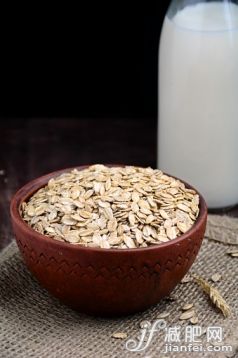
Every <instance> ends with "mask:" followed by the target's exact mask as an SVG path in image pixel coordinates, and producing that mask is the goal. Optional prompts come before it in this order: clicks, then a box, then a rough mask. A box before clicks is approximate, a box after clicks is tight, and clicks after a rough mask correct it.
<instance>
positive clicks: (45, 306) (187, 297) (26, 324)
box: [0, 216, 238, 358]
mask: <svg viewBox="0 0 238 358" xmlns="http://www.w3.org/2000/svg"><path fill="white" fill-rule="evenodd" d="M206 235H207V236H208V237H209V238H206V239H204V242H203V245H202V248H201V251H200V253H199V255H198V258H197V259H196V262H195V263H194V265H193V266H192V269H191V272H193V273H197V274H198V275H201V276H202V277H204V278H206V279H209V278H210V277H211V275H212V274H214V273H217V272H218V273H221V274H222V280H221V281H220V282H217V283H216V284H214V285H215V286H216V287H218V289H219V290H220V292H221V293H222V295H223V296H224V297H225V298H226V300H227V302H228V303H229V305H230V306H231V308H232V316H231V317H230V318H228V319H225V318H223V316H222V314H221V313H220V312H219V311H218V310H217V309H216V308H214V306H212V304H211V303H210V301H209V299H208V298H207V296H206V295H205V294H204V293H203V292H202V290H201V289H200V288H199V287H198V286H197V285H196V284H195V283H194V282H189V283H186V284H179V285H178V286H177V287H176V289H175V290H174V292H173V294H172V295H174V296H176V297H177V300H176V301H174V302H171V301H168V300H163V301H162V302H160V303H159V304H158V305H157V306H155V307H152V308H151V309H149V310H147V311H146V312H143V313H140V314H136V315H134V316H129V317H125V318H116V319H105V318H97V317H89V316H86V315H83V314H79V313H77V312H74V311H72V310H71V309H69V308H67V307H65V306H63V305H61V304H60V303H59V302H58V301H57V300H56V299H54V298H53V297H51V296H50V295H49V294H48V293H47V292H46V291H45V290H44V289H42V288H41V287H40V286H39V285H38V283H37V282H36V281H35V279H34V278H33V277H32V276H31V274H30V273H29V272H28V270H27V269H26V267H25V265H24V263H23V261H22V258H21V256H20V254H19V252H18V249H17V246H16V244H15V243H14V242H13V243H12V244H10V245H9V246H8V247H7V248H6V249H5V250H4V251H3V252H2V253H1V255H0V322H1V323H0V358H29V357H34V358H38V357H39V358H61V357H62V358H67V357H68V358H77V357H80V358H84V357H85V358H91V357H92V358H94V357H95V358H97V357H105V358H107V357H120V358H121V357H125V358H126V357H147V358H153V357H185V356H190V355H191V356H193V357H226V356H232V357H235V356H237V355H236V352H237V351H238V343H237V342H238V320H237V313H238V258H232V257H230V256H229V255H227V254H226V252H227V251H228V250H229V249H231V248H237V249H238V246H234V245H238V219H233V218H228V217H221V216H220V217H219V216H210V217H209V220H208V227H207V233H206ZM217 240H218V241H217ZM219 241H220V242H219ZM224 242H226V243H224ZM231 244H233V245H231ZM186 302H188V303H190V302H192V303H194V304H195V306H196V310H197V312H198V316H199V323H198V325H200V326H201V327H202V328H203V329H204V330H205V329H208V327H211V326H220V327H222V330H223V338H222V339H223V340H222V345H224V344H231V345H232V347H233V351H232V353H229V354H227V353H226V354H224V353H219V352H212V353H209V352H203V353H198V352H193V353H184V352H183V353H177V352H175V353H167V354H165V353H162V352H161V349H162V348H163V347H164V345H165V332H163V331H161V332H157V333H156V334H155V336H154V337H153V339H152V341H151V343H150V345H149V346H148V348H146V349H145V350H143V351H142V352H131V351H129V350H127V349H126V347H125V343H126V341H127V339H124V340H118V339H115V338H112V337H111V335H112V333H113V332H115V331H117V332H118V331H119V332H124V333H127V335H128V339H129V338H130V339H131V338H133V339H138V338H140V334H141V331H140V323H141V321H143V320H148V321H150V322H151V323H153V322H154V321H155V320H156V319H157V317H158V315H159V313H161V312H164V311H166V312H170V316H169V317H168V318H166V323H167V326H168V327H174V326H178V325H181V327H180V329H181V338H180V340H181V342H180V343H179V344H185V343H184V339H183V338H182V337H183V335H182V334H183V333H184V332H185V329H186V327H187V326H188V323H187V322H184V323H182V324H181V321H179V316H180V314H181V306H182V305H183V304H184V303H186ZM200 339H201V340H202V342H201V343H200V344H203V347H206V345H207V344H208V343H207V336H206V333H205V334H204V335H202V336H201V337H200ZM177 344H178V343H177ZM214 344H215V345H216V342H215V343H214ZM220 345H221V343H220ZM216 347H219V344H218V343H217V345H216ZM163 349H164V348H163ZM216 349H219V348H216Z"/></svg>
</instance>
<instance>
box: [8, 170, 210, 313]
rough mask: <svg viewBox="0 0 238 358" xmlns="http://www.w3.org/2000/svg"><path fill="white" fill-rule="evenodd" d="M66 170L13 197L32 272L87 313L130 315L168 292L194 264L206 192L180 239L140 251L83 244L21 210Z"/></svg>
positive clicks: (22, 248)
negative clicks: (40, 227) (41, 227)
mask: <svg viewBox="0 0 238 358" xmlns="http://www.w3.org/2000/svg"><path fill="white" fill-rule="evenodd" d="M84 168H85V166H81V167H79V168H78V169H84ZM68 170H69V169H66V170H65V169H64V170H60V171H57V172H54V173H51V174H48V175H45V176H42V177H40V178H38V179H35V180H33V181H31V182H30V183H28V184H26V185H25V186H23V187H22V188H21V189H20V190H19V191H18V192H17V193H16V194H15V196H14V197H13V199H12V201H11V219H12V225H13V229H14V232H15V236H16V240H17V244H18V247H19V249H20V251H21V253H22V255H23V258H24V260H25V262H26V265H27V267H28V268H29V270H30V271H31V272H32V274H33V275H34V276H35V277H36V278H37V279H38V281H39V282H40V283H41V285H42V286H43V287H45V288H46V289H47V290H48V291H49V292H50V293H51V294H52V295H54V296H55V297H57V298H59V299H60V300H61V301H62V302H63V303H65V304H66V305H68V306H70V307H72V308H74V309H76V310H79V311H81V312H85V313H88V314H96V315H107V316H110V315H111V316H112V315H124V314H130V313H134V312H138V311H142V310H145V309H146V308H148V307H150V306H151V305H154V304H156V303H158V302H159V300H160V299H161V298H162V297H164V296H167V295H169V293H170V292H171V291H172V290H173V289H174V287H175V286H176V285H177V284H178V283H179V282H180V280H181V279H182V278H183V276H184V275H185V274H186V273H187V271H188V270H189V268H190V267H191V265H192V263H193V262H194V260H195V257H196V256H197V253H198V251H199V248H200V246H201V243H202V240H203V237H204V232H205V226H206V219H207V208H206V204H205V201H204V199H203V198H202V196H201V195H200V214H199V217H198V219H197V221H196V223H195V224H194V226H193V227H192V228H191V229H190V230H189V231H188V232H187V233H185V234H183V235H182V236H180V237H179V238H177V239H174V240H172V241H169V242H166V243H162V244H160V245H158V246H151V247H147V248H138V249H100V248H98V249H97V248H85V247H80V246H78V245H77V246H75V245H72V244H69V243H66V242H61V241H56V240H54V239H52V238H49V237H47V236H44V235H42V234H40V233H38V232H36V231H34V230H33V229H32V228H31V227H29V226H28V225H27V224H26V223H25V222H24V221H23V219H22V218H21V216H20V214H19V207H20V205H21V203H22V202H23V201H25V200H27V199H28V198H29V197H30V196H32V195H33V193H35V192H36V191H37V190H38V189H40V188H41V187H42V186H44V185H45V184H46V183H47V182H48V180H49V179H50V178H52V177H55V176H58V175H59V174H61V173H63V172H65V171H68ZM185 185H186V186H187V187H190V186H189V185H187V184H186V183H185Z"/></svg>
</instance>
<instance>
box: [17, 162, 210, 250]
mask: <svg viewBox="0 0 238 358" xmlns="http://www.w3.org/2000/svg"><path fill="white" fill-rule="evenodd" d="M90 165H94V164H88V165H80V166H74V167H69V168H65V169H60V170H56V171H53V172H50V173H48V174H45V175H42V176H40V177H37V178H35V179H33V180H31V181H29V182H27V183H26V184H25V185H23V186H22V187H20V189H18V190H17V192H16V193H15V194H14V195H13V197H12V199H11V202H10V215H11V219H12V222H14V224H16V225H17V226H18V227H19V226H20V227H21V229H22V230H23V231H25V233H26V234H29V235H31V236H33V237H34V239H36V240H39V241H42V240H43V241H44V242H45V243H48V244H50V245H53V246H55V248H60V249H63V248H67V249H72V250H78V251H82V252H83V251H85V252H87V251H90V252H107V253H108V254H109V253H125V254H126V253H136V252H144V251H154V250H158V249H160V248H166V247H170V246H171V245H179V244H180V242H182V241H184V240H186V239H188V238H189V237H191V236H193V234H194V233H195V232H196V231H198V230H199V229H200V228H201V227H202V225H203V223H204V221H206V218H207V205H206V202H205V200H204V198H203V196H202V195H201V194H200V193H199V192H198V191H197V190H196V189H195V188H194V187H193V186H191V185H190V184H188V183H186V182H185V181H184V180H182V179H179V178H177V177H175V176H173V175H170V174H167V173H165V172H163V173H164V174H165V175H168V176H170V177H173V178H174V179H177V180H180V181H181V182H182V183H184V184H185V186H186V187H187V188H189V189H193V190H195V191H196V193H197V194H198V195H199V215H198V217H197V220H196V221H195V223H194V224H193V226H192V227H191V229H189V230H188V231H187V232H186V233H184V234H182V235H180V236H179V237H177V238H176V239H173V240H170V241H167V242H162V243H160V244H158V245H155V244H154V245H151V246H148V247H138V248H133V249H129V248H128V249H118V248H110V249H103V248H100V247H85V246H81V245H77V244H72V243H68V242H65V241H64V242H63V241H59V240H55V239H53V238H51V237H50V236H46V235H43V234H41V233H39V232H37V231H36V230H34V229H33V228H32V227H31V226H29V225H28V224H27V223H26V222H25V221H24V220H23V218H22V217H21V215H20V212H19V208H20V205H21V204H22V202H24V201H25V200H26V199H28V198H29V197H31V196H32V195H33V194H34V193H35V192H36V191H37V190H39V189H40V188H42V187H43V186H45V185H46V184H47V182H48V180H49V179H51V178H53V177H56V176H58V175H60V174H63V173H64V172H70V171H71V170H73V169H78V170H83V169H86V168H88V167H89V166H90ZM103 165H105V166H108V167H125V166H131V165H129V164H103ZM133 166H134V167H136V166H135V165H133ZM137 167H140V166H137Z"/></svg>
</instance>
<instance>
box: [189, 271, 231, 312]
mask: <svg viewBox="0 0 238 358" xmlns="http://www.w3.org/2000/svg"><path fill="white" fill-rule="evenodd" d="M193 278H194V280H195V282H197V283H198V284H199V285H200V286H201V288H202V289H203V291H204V292H205V293H206V294H207V295H208V296H209V297H210V299H211V301H212V302H213V304H214V305H215V306H216V307H217V308H219V309H220V310H221V311H222V313H223V315H224V316H225V317H228V316H229V315H230V314H231V309H230V307H229V305H228V304H227V303H226V301H225V300H224V298H223V297H222V296H221V294H220V292H219V291H218V290H217V289H216V288H215V287H213V286H212V285H210V283H209V282H207V281H206V280H204V279H203V278H202V277H200V276H197V275H193Z"/></svg>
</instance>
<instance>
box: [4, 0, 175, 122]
mask: <svg viewBox="0 0 238 358" xmlns="http://www.w3.org/2000/svg"><path fill="white" fill-rule="evenodd" d="M41 4H42V5H38V6H35V7H32V6H31V5H27V7H26V8H24V7H23V5H22V4H21V5H20V6H19V8H16V7H17V5H14V8H11V9H9V10H8V11H6V12H5V13H3V14H2V20H3V22H4V23H3V24H2V25H1V27H2V36H1V54H2V55H1V57H2V58H1V61H2V64H1V71H0V72H1V83H0V86H1V106H0V115H1V116H2V117H6V116H7V117H59V116H60V117H95V118H99V117H111V118H115V117H130V118H155V117H156V113H157V65H158V63H157V62H158V61H157V56H158V42H159V34H160V29H161V25H162V21H163V18H164V15H165V13H166V10H167V7H168V4H169V1H168V0H167V1H163V2H162V1H158V0H157V1H154V0H150V1H147V2H145V1H144V2H142V3H140V4H138V3H136V2H135V3H134V2H131V1H127V2H125V3H124V2H117V1H113V2H111V3H107V2H106V3H105V2H98V3H97V4H95V3H94V2H90V1H88V2H85V3H84V2H77V5H74V6H73V5H71V4H69V3H67V4H66V3H65V2H64V3H63V4H62V5H60V4H59V3H57V5H55V6H54V7H52V8H50V7H49V4H47V5H46V4H45V5H44V4H43V3H41Z"/></svg>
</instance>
